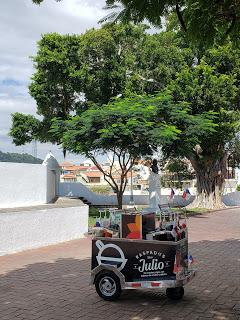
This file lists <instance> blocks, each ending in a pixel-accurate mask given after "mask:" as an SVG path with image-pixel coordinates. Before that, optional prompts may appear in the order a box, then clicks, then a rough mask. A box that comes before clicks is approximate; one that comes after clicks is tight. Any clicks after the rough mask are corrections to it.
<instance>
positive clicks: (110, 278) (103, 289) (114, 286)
mask: <svg viewBox="0 0 240 320" xmlns="http://www.w3.org/2000/svg"><path fill="white" fill-rule="evenodd" d="M95 287H96V291H97V293H98V294H99V296H100V297H101V298H103V299H104V300H107V301H114V300H116V299H118V298H119V296H120V295H121V291H122V289H121V284H120V281H119V278H118V276H116V274H115V273H114V272H111V271H104V272H100V273H99V274H98V275H97V276H96V278H95Z"/></svg>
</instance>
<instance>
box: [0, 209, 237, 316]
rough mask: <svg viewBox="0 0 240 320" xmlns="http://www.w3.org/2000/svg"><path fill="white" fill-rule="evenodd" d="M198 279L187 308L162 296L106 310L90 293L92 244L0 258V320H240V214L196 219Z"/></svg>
mask: <svg viewBox="0 0 240 320" xmlns="http://www.w3.org/2000/svg"><path fill="white" fill-rule="evenodd" d="M188 224H189V226H190V242H191V243H190V248H191V251H192V253H193V255H194V256H195V257H196V259H197V260H198V263H199V272H198V275H197V277H196V278H195V279H194V280H193V282H191V283H190V284H189V285H188V286H186V289H185V296H184V298H183V300H182V301H180V302H173V301H169V300H168V299H167V298H166V296H165V294H164V292H162V291H160V290H157V289H156V290H155V291H153V290H152V291H151V290H143V291H142V290H141V291H137V290H136V291H134V290H131V291H125V292H124V293H123V294H122V296H121V298H120V300H118V301H117V302H111V303H110V302H105V301H103V300H101V299H100V298H99V297H98V295H97V294H96V293H95V290H94V288H91V287H89V285H88V283H89V265H90V260H89V257H90V240H89V239H82V240H77V241H71V242H68V243H64V244H61V245H57V246H49V247H47V248H42V249H37V250H29V251H26V252H23V253H19V254H14V255H9V256H5V257H0V320H72V319H73V320H77V319H79V320H90V319H92V320H95V319H96V320H100V319H108V320H118V319H124V320H144V319H148V320H168V319H170V320H171V319H178V320H183V319H189V320H195V319H196V320H197V319H198V320H201V319H216V320H217V319H218V320H227V319H229V320H230V319H240V209H231V210H226V211H221V212H217V213H212V214H207V215H204V216H196V217H192V218H190V219H189V221H188Z"/></svg>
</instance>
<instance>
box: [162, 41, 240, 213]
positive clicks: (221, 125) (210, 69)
mask: <svg viewBox="0 0 240 320" xmlns="http://www.w3.org/2000/svg"><path fill="white" fill-rule="evenodd" d="M239 58H240V52H239V50H234V49H233V48H232V46H231V44H229V45H227V46H225V47H216V48H214V49H211V50H209V51H208V52H207V54H206V55H205V56H203V57H202V59H201V61H200V63H199V65H197V66H195V67H194V68H188V67H184V68H183V69H182V70H181V71H180V72H179V74H178V77H177V79H176V80H175V81H174V82H173V83H172V85H171V90H172V96H173V98H174V100H175V101H176V103H179V102H183V101H184V102H187V103H189V108H190V109H191V114H192V115H199V114H202V113H205V112H208V113H209V112H214V113H215V114H216V117H215V119H214V123H215V125H216V127H215V132H214V133H212V134H208V135H207V136H205V137H203V136H202V137H201V138H200V140H201V143H200V144H197V145H196V146H195V148H194V149H191V148H190V149H189V144H188V142H187V141H186V139H182V141H181V145H180V144H179V143H178V142H177V141H176V142H174V143H173V144H172V145H169V146H167V147H165V149H164V152H165V154H166V155H172V156H186V157H187V158H188V159H189V160H190V161H191V163H192V166H193V168H194V169H195V172H196V177H197V189H198V196H197V198H196V200H195V202H194V203H193V206H202V207H206V208H211V209H212V208H217V207H221V206H222V202H221V194H222V192H223V188H224V181H225V178H226V170H227V167H226V162H227V159H228V156H229V152H230V150H231V148H230V147H229V146H230V145H231V144H232V142H233V141H236V139H237V140H238V133H239V130H240V110H239V106H240V103H239V102H240V86H239V80H240V68H239Z"/></svg>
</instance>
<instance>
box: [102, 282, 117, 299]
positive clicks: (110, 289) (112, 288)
mask: <svg viewBox="0 0 240 320" xmlns="http://www.w3.org/2000/svg"><path fill="white" fill-rule="evenodd" d="M99 289H100V291H101V292H102V294H103V295H105V296H108V297H110V296H112V295H114V293H115V292H116V283H115V281H114V280H113V279H112V278H110V277H104V278H102V279H101V281H100V283H99Z"/></svg>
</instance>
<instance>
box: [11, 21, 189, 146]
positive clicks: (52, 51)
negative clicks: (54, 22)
mask: <svg viewBox="0 0 240 320" xmlns="http://www.w3.org/2000/svg"><path fill="white" fill-rule="evenodd" d="M192 60H193V54H192V52H191V50H190V49H188V48H185V47H184V46H183V45H182V44H181V40H180V38H179V37H178V36H177V35H176V34H174V33H172V32H167V33H162V34H158V35H149V34H147V33H146V26H144V25H139V26H133V25H122V24H118V25H114V26H110V25H105V26H103V27H102V28H101V29H98V30H95V29H91V30H89V31H87V32H86V33H85V34H83V35H59V34H56V33H53V34H46V35H43V36H42V38H41V40H40V41H39V42H38V51H37V55H36V56H35V57H33V62H34V68H35V72H34V74H33V77H32V79H31V83H30V86H29V91H30V94H31V96H32V97H33V98H34V99H35V101H36V104H37V110H36V111H37V114H38V115H39V116H41V118H40V119H41V120H39V119H34V118H33V116H31V115H25V114H20V113H16V114H13V125H12V129H11V132H10V135H11V136H12V137H13V138H14V143H15V144H17V145H21V144H25V143H28V142H30V141H31V140H32V139H36V138H37V139H38V140H40V141H41V142H52V143H59V141H56V139H55V137H53V136H52V134H49V129H50V127H51V121H52V119H53V118H55V117H57V118H61V119H63V120H66V119H68V117H69V115H70V114H76V113H78V114H79V113H81V112H82V111H83V110H85V109H86V108H88V107H89V106H91V104H92V103H97V104H99V106H101V105H102V104H105V103H108V102H109V101H110V99H111V98H113V97H115V96H118V95H122V96H126V95H128V94H129V93H138V94H144V93H154V92H156V91H159V90H162V89H165V88H166V86H167V85H168V84H169V82H170V81H171V80H172V79H175V78H176V72H177V70H179V69H181V67H182V66H184V65H191V64H192ZM33 129H34V130H33Z"/></svg>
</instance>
